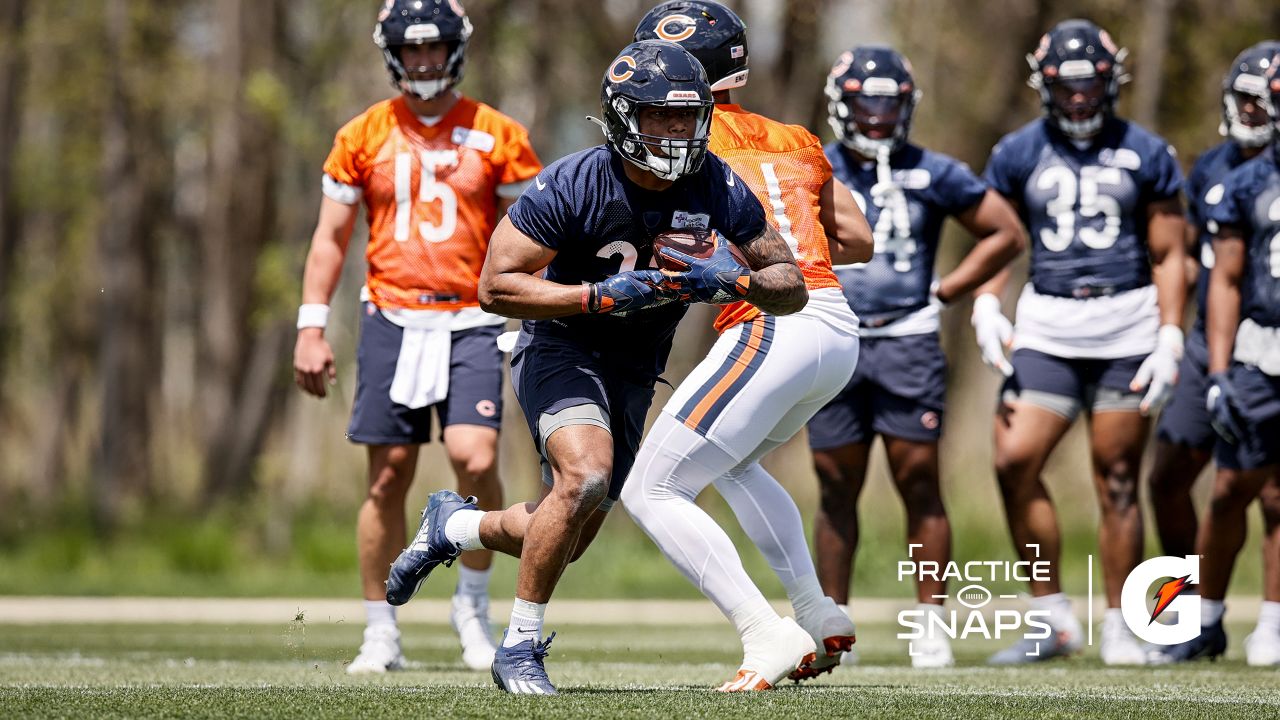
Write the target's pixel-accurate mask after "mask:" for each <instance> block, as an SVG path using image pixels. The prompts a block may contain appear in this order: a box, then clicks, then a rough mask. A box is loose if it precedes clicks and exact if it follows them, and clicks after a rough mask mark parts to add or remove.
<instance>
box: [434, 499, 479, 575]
mask: <svg viewBox="0 0 1280 720" xmlns="http://www.w3.org/2000/svg"><path fill="white" fill-rule="evenodd" d="M484 513H485V511H484V510H459V511H457V512H455V513H454V514H453V515H450V516H449V521H448V522H446V523H445V524H444V538H445V539H446V540H448V541H449V542H451V543H453V544H454V545H457V546H458V549H459V550H464V551H465V550H484V549H485V548H484V543H482V542H480V521H481V520H483V519H484ZM486 582H487V581H486ZM486 587H488V586H487V585H486Z"/></svg>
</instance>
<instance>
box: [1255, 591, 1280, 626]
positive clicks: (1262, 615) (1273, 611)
mask: <svg viewBox="0 0 1280 720" xmlns="http://www.w3.org/2000/svg"><path fill="white" fill-rule="evenodd" d="M1254 632H1256V633H1258V634H1260V635H1280V602H1275V601H1271V600H1263V601H1262V608H1261V609H1259V610H1258V627H1257V628H1255V629H1254Z"/></svg>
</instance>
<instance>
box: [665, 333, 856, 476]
mask: <svg viewBox="0 0 1280 720" xmlns="http://www.w3.org/2000/svg"><path fill="white" fill-rule="evenodd" d="M856 362H857V337H856V336H854V335H852V334H846V333H843V332H841V331H839V330H837V329H835V328H833V327H832V326H830V325H827V324H826V323H824V322H822V321H820V320H817V319H814V318H808V317H799V316H787V317H781V318H777V317H773V316H768V315H765V316H761V317H759V318H756V319H755V320H753V321H752V322H750V323H743V324H741V325H738V326H736V327H734V328H731V329H729V330H726V331H725V332H724V333H723V334H722V335H721V337H720V340H719V341H717V343H716V348H714V351H713V353H712V354H711V355H709V356H708V358H707V359H706V360H704V362H703V363H702V364H700V365H699V368H698V371H697V372H696V373H695V374H691V375H690V377H689V378H688V379H686V381H685V382H684V383H683V384H682V385H681V387H680V388H679V389H678V390H677V392H676V394H675V395H673V396H672V398H671V401H670V402H669V403H668V404H667V408H666V410H665V412H667V413H668V414H671V415H672V416H674V417H675V418H676V419H677V420H679V421H681V422H683V423H684V424H685V425H686V426H688V427H689V428H692V429H693V430H695V431H696V432H698V433H699V434H700V435H702V436H703V437H705V438H707V440H708V441H709V442H711V443H712V444H714V445H716V446H717V447H720V448H721V449H723V450H724V451H725V452H726V453H728V454H729V455H731V456H732V457H734V458H736V459H738V460H742V459H744V458H746V457H747V456H748V455H750V454H752V452H753V451H754V450H755V449H756V448H757V447H759V446H760V444H761V443H763V442H765V441H771V442H773V443H778V442H782V441H785V440H787V439H788V438H790V437H791V436H793V435H794V434H795V433H796V432H798V431H799V430H800V428H802V427H804V425H805V423H806V422H807V421H808V420H809V419H810V418H812V417H813V416H814V414H815V413H817V412H818V410H820V409H821V408H822V407H823V406H824V405H826V404H827V403H828V402H830V401H831V399H832V398H834V397H835V396H836V395H838V394H839V393H840V391H841V390H842V389H843V388H844V386H845V385H846V383H847V382H848V380H849V378H850V376H851V375H852V374H853V370H854V366H855V364H856Z"/></svg>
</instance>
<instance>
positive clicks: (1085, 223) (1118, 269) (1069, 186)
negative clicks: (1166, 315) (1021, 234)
mask: <svg viewBox="0 0 1280 720" xmlns="http://www.w3.org/2000/svg"><path fill="white" fill-rule="evenodd" d="M985 179H986V180H987V182H989V183H990V184H991V186H992V187H994V188H995V189H996V190H997V191H998V192H1000V194H1002V195H1004V196H1005V197H1007V198H1009V199H1010V200H1012V201H1013V202H1014V203H1015V205H1016V206H1017V207H1018V212H1019V214H1020V215H1021V216H1022V221H1023V223H1024V224H1025V225H1026V226H1027V230H1028V231H1029V232H1030V234H1031V283H1032V285H1033V287H1034V288H1035V291H1036V292H1037V293H1039V294H1040V295H1051V296H1056V297H1070V298H1090V297H1098V296H1109V295H1115V294H1118V293H1122V292H1125V291H1128V290H1135V289H1137V288H1141V287H1145V286H1147V285H1150V284H1151V262H1150V259H1149V257H1148V252H1147V207H1148V206H1149V205H1150V204H1151V203H1153V202H1158V201H1161V200H1166V199H1169V198H1172V197H1176V196H1177V195H1178V194H1179V193H1180V192H1181V190H1182V171H1181V170H1180V169H1179V168H1178V163H1177V161H1176V160H1175V159H1174V156H1173V150H1172V148H1171V147H1170V146H1169V144H1168V143H1166V142H1165V141H1164V140H1163V139H1162V138H1160V137H1159V136H1157V135H1155V134H1153V133H1151V132H1148V131H1147V130H1144V129H1143V128H1141V127H1139V126H1137V125H1135V124H1133V123H1130V122H1127V121H1125V120H1121V119H1119V118H1111V119H1108V120H1107V122H1106V124H1105V125H1104V126H1103V128H1102V131H1101V133H1100V134H1099V136H1098V137H1097V138H1095V139H1093V140H1092V141H1091V142H1089V143H1088V144H1087V145H1085V146H1084V147H1077V146H1076V145H1075V144H1074V143H1073V142H1072V141H1071V140H1069V139H1068V138H1066V137H1065V136H1063V135H1062V134H1061V133H1059V132H1058V131H1057V130H1056V129H1053V128H1051V127H1050V126H1049V125H1048V123H1046V122H1045V121H1044V119H1043V118H1042V119H1039V120H1035V121H1033V122H1031V123H1028V124H1027V125H1025V126H1023V127H1022V128H1020V129H1018V130H1016V131H1014V132H1012V133H1010V134H1008V135H1006V136H1005V137H1004V138H1002V139H1001V140H1000V142H999V143H998V144H996V147H995V149H994V150H992V152H991V160H990V162H989V163H988V164H987V170H986V173H985Z"/></svg>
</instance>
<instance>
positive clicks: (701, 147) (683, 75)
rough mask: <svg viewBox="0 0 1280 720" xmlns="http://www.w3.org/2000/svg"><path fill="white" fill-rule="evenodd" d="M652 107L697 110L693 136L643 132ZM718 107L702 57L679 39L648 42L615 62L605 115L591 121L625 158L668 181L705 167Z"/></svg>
mask: <svg viewBox="0 0 1280 720" xmlns="http://www.w3.org/2000/svg"><path fill="white" fill-rule="evenodd" d="M649 107H662V108H692V109H693V111H694V119H693V121H692V122H693V134H692V136H691V137H689V138H672V137H666V136H663V135H653V134H645V133H642V132H641V131H640V112H641V110H642V109H644V108H649ZM713 107H714V103H713V100H712V98H711V85H710V84H709V83H708V82H707V74H706V72H705V71H704V70H703V69H702V65H701V64H700V63H699V62H698V61H697V59H696V58H694V57H693V56H692V55H690V54H689V53H688V52H687V51H685V49H684V48H682V47H680V46H679V45H677V44H675V43H673V42H667V41H665V40H642V41H640V42H635V43H631V44H630V45H628V46H626V47H625V48H623V49H622V52H620V53H618V57H617V58H615V59H614V60H613V62H612V63H610V65H609V69H608V70H607V71H605V74H604V82H603V83H602V85H601V88H600V109H601V111H602V114H603V115H604V119H603V120H596V119H595V118H591V119H592V120H595V122H596V123H597V124H599V125H600V127H601V128H602V129H603V130H604V136H605V139H606V141H607V142H608V143H609V146H610V147H612V148H613V149H614V150H616V151H617V152H618V153H619V154H621V155H622V157H624V158H626V159H627V160H628V161H630V162H631V163H633V164H635V165H636V166H638V167H640V168H643V169H645V170H647V171H649V172H651V173H653V174H654V175H657V176H658V177H660V178H662V179H663V180H675V179H676V178H679V177H680V176H682V175H688V174H690V173H694V172H697V170H698V168H700V167H702V161H703V159H704V158H705V157H706V155H707V142H708V140H709V139H710V137H711V110H712V108H713Z"/></svg>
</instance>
